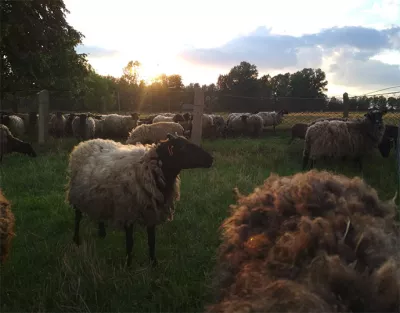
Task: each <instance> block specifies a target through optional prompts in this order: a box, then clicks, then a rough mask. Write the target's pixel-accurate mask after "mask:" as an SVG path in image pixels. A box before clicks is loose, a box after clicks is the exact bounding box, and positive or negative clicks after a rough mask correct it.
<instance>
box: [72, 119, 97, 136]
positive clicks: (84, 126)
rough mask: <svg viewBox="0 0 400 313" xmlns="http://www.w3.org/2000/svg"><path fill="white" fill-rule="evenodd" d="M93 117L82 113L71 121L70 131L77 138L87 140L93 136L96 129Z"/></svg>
mask: <svg viewBox="0 0 400 313" xmlns="http://www.w3.org/2000/svg"><path fill="white" fill-rule="evenodd" d="M95 127H96V124H95V122H94V119H93V118H92V117H90V116H89V115H88V114H85V113H82V114H79V115H78V116H76V117H75V118H74V120H73V121H72V133H73V134H74V136H75V137H76V138H77V139H79V140H88V139H91V138H93V137H94V134H95V131H96V128H95Z"/></svg>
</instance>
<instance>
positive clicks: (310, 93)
mask: <svg viewBox="0 0 400 313" xmlns="http://www.w3.org/2000/svg"><path fill="white" fill-rule="evenodd" d="M0 10H1V12H0V21H1V30H2V40H1V42H0V53H1V57H2V62H1V73H2V75H1V91H2V93H1V97H2V99H3V100H7V99H8V100H10V103H12V104H13V108H14V109H16V110H18V101H17V100H18V98H19V97H27V96H28V95H31V94H32V91H38V90H42V89H48V90H49V91H50V94H51V109H52V110H57V109H60V110H78V111H79V110H82V111H87V110H90V111H97V112H109V111H118V110H121V111H141V112H146V111H149V112H157V111H172V110H173V111H176V110H180V108H181V106H182V104H185V103H192V102H193V94H194V88H195V87H196V86H198V87H201V88H202V89H203V90H204V91H205V95H206V106H207V108H208V109H210V110H218V111H238V112H240V111H242V112H249V111H259V110H269V109H271V110H275V109H279V108H282V107H284V108H286V109H287V110H289V111H303V110H317V111H320V110H330V111H332V110H334V111H335V110H338V111H340V110H343V103H342V101H341V99H335V98H331V99H328V97H327V95H326V92H327V86H328V81H327V80H326V75H325V73H324V71H322V70H321V69H320V68H317V69H312V68H304V69H302V70H300V71H297V72H295V73H284V74H278V75H275V76H271V75H268V74H266V75H262V76H260V75H259V72H258V69H257V66H256V65H255V64H250V63H249V62H246V61H242V62H240V64H238V65H236V66H234V67H232V68H231V69H230V71H229V72H228V73H225V74H221V75H219V77H218V79H217V82H216V83H215V84H209V85H202V86H200V85H199V84H198V83H190V84H188V85H186V86H185V85H184V84H183V83H182V77H181V76H180V75H179V74H174V75H166V74H161V75H159V76H158V77H156V78H154V79H153V80H152V81H151V82H150V83H145V81H144V80H142V79H140V73H141V63H140V61H137V60H136V61H134V60H132V61H129V62H128V64H127V65H126V66H125V67H124V68H123V74H122V75H121V76H120V77H113V76H104V75H100V74H98V73H96V71H95V70H94V69H93V67H92V66H91V65H90V64H89V63H88V60H87V55H86V54H85V53H77V52H76V50H75V48H76V46H77V45H79V44H82V40H83V38H84V35H83V34H82V33H80V32H79V31H77V30H76V29H74V28H73V27H72V26H71V25H69V24H68V23H67V21H66V18H65V16H66V14H68V13H69V11H68V10H67V8H66V6H65V4H64V1H63V0H31V1H12V0H2V1H1V2H0ZM2 103H6V102H4V101H2ZM349 104H350V110H365V109H367V108H368V107H369V106H371V105H380V106H390V107H394V108H400V98H399V97H397V98H395V97H389V98H388V99H386V98H385V97H383V96H380V97H359V98H350V101H349Z"/></svg>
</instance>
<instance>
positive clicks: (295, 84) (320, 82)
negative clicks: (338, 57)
mask: <svg viewBox="0 0 400 313" xmlns="http://www.w3.org/2000/svg"><path fill="white" fill-rule="evenodd" d="M327 84H328V82H327V81H326V75H325V73H324V72H323V71H322V70H321V69H316V70H314V69H312V68H304V69H303V70H301V71H297V72H295V73H293V74H291V75H290V79H289V86H288V89H289V90H288V96H290V97H301V98H325V97H326V95H325V94H324V92H325V91H327V89H326V86H327Z"/></svg>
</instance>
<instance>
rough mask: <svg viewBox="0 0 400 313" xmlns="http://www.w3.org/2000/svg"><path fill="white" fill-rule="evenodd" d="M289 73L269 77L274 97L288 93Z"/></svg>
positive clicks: (284, 95)
mask: <svg viewBox="0 0 400 313" xmlns="http://www.w3.org/2000/svg"><path fill="white" fill-rule="evenodd" d="M289 83H290V73H286V74H278V75H275V76H274V77H272V78H271V88H272V95H273V96H276V97H286V96H288V95H289V94H290V90H289Z"/></svg>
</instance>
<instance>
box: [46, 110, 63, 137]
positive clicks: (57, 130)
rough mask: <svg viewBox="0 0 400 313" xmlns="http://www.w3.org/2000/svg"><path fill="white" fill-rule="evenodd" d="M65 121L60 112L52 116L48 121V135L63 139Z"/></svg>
mask: <svg viewBox="0 0 400 313" xmlns="http://www.w3.org/2000/svg"><path fill="white" fill-rule="evenodd" d="M66 122H67V119H66V118H65V117H64V116H63V114H62V112H57V113H56V114H52V115H51V117H50V120H49V133H50V134H51V135H53V136H55V137H58V138H59V137H63V136H64V132H65V123H66Z"/></svg>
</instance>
